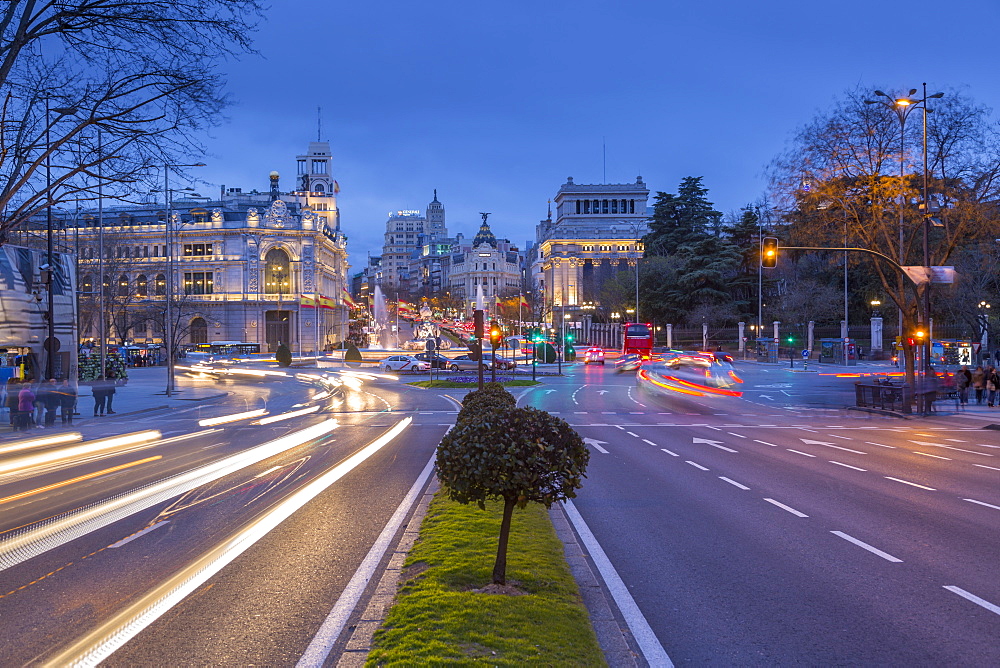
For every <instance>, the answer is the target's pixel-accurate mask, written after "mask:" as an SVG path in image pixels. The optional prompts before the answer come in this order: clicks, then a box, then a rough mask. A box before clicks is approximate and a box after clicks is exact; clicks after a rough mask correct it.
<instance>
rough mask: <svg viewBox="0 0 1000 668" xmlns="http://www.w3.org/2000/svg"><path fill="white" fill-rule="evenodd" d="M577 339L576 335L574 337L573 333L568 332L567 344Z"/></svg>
mask: <svg viewBox="0 0 1000 668" xmlns="http://www.w3.org/2000/svg"><path fill="white" fill-rule="evenodd" d="M575 338H576V335H574V334H573V332H566V343H573V340H574V339H575Z"/></svg>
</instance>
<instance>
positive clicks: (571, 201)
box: [531, 176, 649, 313]
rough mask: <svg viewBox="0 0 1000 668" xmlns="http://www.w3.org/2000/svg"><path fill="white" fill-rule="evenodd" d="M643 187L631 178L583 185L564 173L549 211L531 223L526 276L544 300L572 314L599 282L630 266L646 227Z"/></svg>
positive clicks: (595, 292) (645, 191)
mask: <svg viewBox="0 0 1000 668" xmlns="http://www.w3.org/2000/svg"><path fill="white" fill-rule="evenodd" d="M648 199H649V189H648V188H647V187H646V184H645V183H643V181H642V177H641V176H639V177H636V181H635V183H625V184H600V185H584V184H577V183H573V177H569V178H568V179H567V180H566V183H564V184H563V185H562V186H560V188H559V192H558V193H556V198H555V202H556V218H555V220H553V219H552V212H551V210H550V211H549V216H548V218H546V219H545V220H543V221H541V223H540V224H539V225H538V226H537V227H536V231H535V233H536V240H537V244H536V247H535V249H536V252H535V256H534V259H533V262H532V267H531V275H532V278H533V281H534V283H535V285H536V286H537V288H538V289H539V290H541V291H542V294H543V295H544V299H545V303H546V304H547V305H549V306H552V307H557V308H560V309H568V310H567V311H565V312H568V313H573V312H575V311H576V310H577V308H578V307H580V306H582V305H583V304H588V303H590V304H592V303H594V302H596V301H597V300H598V294H599V292H600V288H601V284H602V283H603V282H604V281H605V280H607V279H608V278H610V277H611V276H613V275H614V274H615V273H617V272H619V271H622V270H626V269H634V267H635V263H636V262H637V261H638V258H640V257H642V247H641V244H640V243H639V239H640V238H642V237H643V235H645V234H646V233H647V232H648V229H649V228H648V225H647V222H646V221H647V220H648V215H647V211H646V204H647V201H648Z"/></svg>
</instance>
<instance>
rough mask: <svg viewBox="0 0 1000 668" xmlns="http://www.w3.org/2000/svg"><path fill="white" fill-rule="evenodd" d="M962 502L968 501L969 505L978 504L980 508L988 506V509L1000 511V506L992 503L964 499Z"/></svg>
mask: <svg viewBox="0 0 1000 668" xmlns="http://www.w3.org/2000/svg"><path fill="white" fill-rule="evenodd" d="M962 501H968V502H969V503H977V504H979V505H980V506H986V507H987V508H994V509H996V510H1000V506H994V505H993V504H992V503H986V502H985V501H976V500H975V499H962Z"/></svg>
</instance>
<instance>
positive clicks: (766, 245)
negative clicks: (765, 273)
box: [760, 237, 778, 269]
mask: <svg viewBox="0 0 1000 668" xmlns="http://www.w3.org/2000/svg"><path fill="white" fill-rule="evenodd" d="M777 265H778V240H777V239H776V238H775V237H764V239H763V241H762V242H761V246H760V266H762V267H764V268H765V269H773V268H774V267H776V266H777Z"/></svg>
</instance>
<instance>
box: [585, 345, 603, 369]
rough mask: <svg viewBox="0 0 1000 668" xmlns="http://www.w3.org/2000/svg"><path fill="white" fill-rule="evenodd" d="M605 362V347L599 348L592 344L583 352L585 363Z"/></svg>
mask: <svg viewBox="0 0 1000 668" xmlns="http://www.w3.org/2000/svg"><path fill="white" fill-rule="evenodd" d="M591 362H593V363H594V364H601V365H603V364H604V348H599V347H597V346H591V347H590V348H587V349H586V350H585V351H584V352H583V363H584V364H590V363H591Z"/></svg>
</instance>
